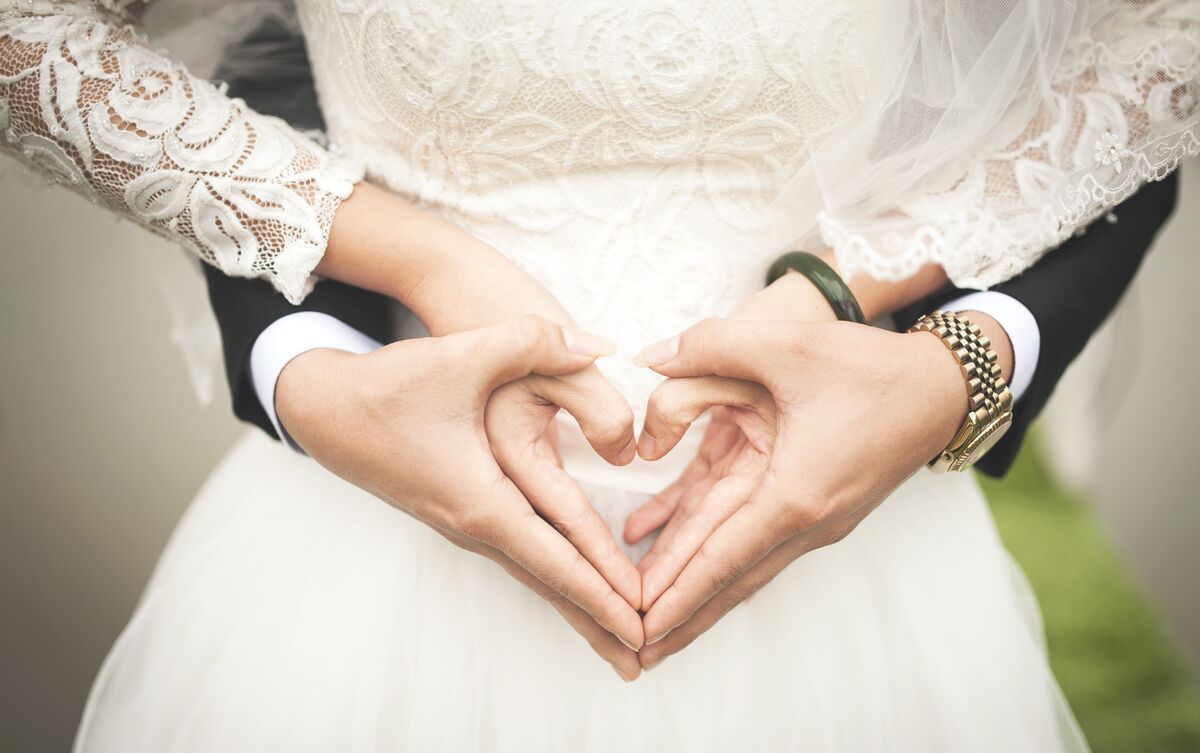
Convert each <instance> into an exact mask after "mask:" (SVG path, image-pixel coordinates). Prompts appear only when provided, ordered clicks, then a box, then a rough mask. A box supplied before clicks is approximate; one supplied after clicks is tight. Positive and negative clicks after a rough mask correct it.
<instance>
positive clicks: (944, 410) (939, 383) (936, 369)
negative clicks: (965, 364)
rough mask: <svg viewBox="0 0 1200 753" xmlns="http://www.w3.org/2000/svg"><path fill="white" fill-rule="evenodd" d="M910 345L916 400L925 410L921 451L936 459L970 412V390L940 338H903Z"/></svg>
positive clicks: (924, 335) (922, 335) (912, 334)
mask: <svg viewBox="0 0 1200 753" xmlns="http://www.w3.org/2000/svg"><path fill="white" fill-rule="evenodd" d="M901 337H904V338H906V340H907V341H908V345H909V349H910V350H909V353H910V356H909V358H908V359H907V360H908V362H909V363H910V364H912V365H913V369H912V374H913V376H914V377H915V379H914V381H913V387H914V391H913V397H912V399H914V400H917V401H919V402H920V404H921V405H922V406H923V408H924V422H923V425H924V427H925V431H924V432H923V434H922V437H923V440H924V441H923V442H922V449H923V450H925V451H926V452H925V453H924V454H926V455H928V457H929V458H931V459H932V458H933V457H935V456H936V455H937V454H938V453H940V452H941V451H942V450H943V449H945V448H946V446H947V445H949V444H950V442H951V441H952V440H953V439H954V436H955V435H956V434H957V433H958V430H959V428H960V427H961V426H962V425H963V422H964V421H966V419H967V412H968V411H969V410H970V391H969V389H968V386H967V381H966V378H965V377H964V376H963V373H962V369H961V368H960V367H959V365H958V362H957V360H955V358H954V355H953V354H952V353H951V352H950V351H949V350H948V349H947V348H946V346H945V344H944V343H943V342H942V341H941V338H939V337H938V336H937V335H935V334H933V333H931V332H909V333H905V334H903V335H901Z"/></svg>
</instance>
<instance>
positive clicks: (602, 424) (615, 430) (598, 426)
mask: <svg viewBox="0 0 1200 753" xmlns="http://www.w3.org/2000/svg"><path fill="white" fill-rule="evenodd" d="M592 432H593V436H594V438H595V440H596V441H598V442H599V443H600V444H603V445H606V446H607V445H615V444H618V443H622V444H623V443H624V441H625V440H627V439H628V438H629V437H630V436H631V435H632V434H633V412H632V411H630V410H629V408H622V409H619V410H611V409H610V410H607V411H604V412H602V413H600V415H598V416H597V417H596V418H595V419H594V420H593V422H592Z"/></svg>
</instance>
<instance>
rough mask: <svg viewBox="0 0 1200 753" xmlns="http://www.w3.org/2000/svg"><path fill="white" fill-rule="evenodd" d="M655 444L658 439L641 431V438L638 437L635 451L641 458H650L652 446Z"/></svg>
mask: <svg viewBox="0 0 1200 753" xmlns="http://www.w3.org/2000/svg"><path fill="white" fill-rule="evenodd" d="M657 446H658V440H656V439H655V438H654V437H652V436H650V435H649V434H647V433H646V432H644V431H643V432H642V436H641V438H640V439H638V444H637V451H638V454H639V455H641V456H642V457H643V458H650V457H652V456H653V455H654V448H655V447H657Z"/></svg>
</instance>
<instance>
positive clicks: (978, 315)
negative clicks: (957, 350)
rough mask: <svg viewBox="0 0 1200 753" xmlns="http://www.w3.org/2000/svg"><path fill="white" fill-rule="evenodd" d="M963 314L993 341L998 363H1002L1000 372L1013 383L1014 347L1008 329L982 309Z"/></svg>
mask: <svg viewBox="0 0 1200 753" xmlns="http://www.w3.org/2000/svg"><path fill="white" fill-rule="evenodd" d="M962 315H963V317H964V318H966V319H968V320H970V321H971V322H972V323H973V324H975V325H977V326H978V327H979V329H980V330H982V332H983V334H984V335H986V336H987V338H988V339H989V340H991V341H992V350H994V351H996V356H997V357H998V363H999V364H1000V374H1001V376H1003V377H1004V381H1006V382H1008V383H1009V384H1011V383H1012V374H1013V347H1012V341H1011V340H1009V339H1008V331H1007V330H1006V329H1004V327H1002V326H1001V325H1000V322H998V321H996V320H995V319H993V318H992V317H991V316H988V315H987V314H985V313H983V312H981V311H964V312H962Z"/></svg>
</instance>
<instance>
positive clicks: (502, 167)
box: [297, 0, 1200, 407]
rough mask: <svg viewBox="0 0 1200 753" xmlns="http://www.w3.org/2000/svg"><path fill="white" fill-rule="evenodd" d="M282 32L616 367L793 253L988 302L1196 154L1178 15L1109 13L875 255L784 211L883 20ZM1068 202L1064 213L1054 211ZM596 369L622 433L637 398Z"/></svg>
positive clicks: (579, 16) (345, 114)
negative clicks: (616, 389)
mask: <svg viewBox="0 0 1200 753" xmlns="http://www.w3.org/2000/svg"><path fill="white" fill-rule="evenodd" d="M297 7H298V10H299V14H300V18H301V21H302V25H303V28H304V30H305V35H306V38H307V40H308V44H309V50H310V55H311V57H312V60H313V67H314V71H315V74H316V78H317V83H318V88H319V91H320V95H321V100H322V106H323V110H324V112H325V114H326V118H327V121H328V123H329V128H330V134H331V137H332V138H333V140H334V141H335V142H337V143H339V144H341V145H342V146H343V147H344V148H345V149H346V150H347V151H348V152H350V153H352V154H354V155H355V156H356V157H358V158H360V159H362V160H363V161H364V162H365V164H366V165H367V170H368V174H369V175H370V176H371V177H372V178H373V179H374V180H376V181H379V182H382V183H384V184H386V185H388V186H390V187H391V188H393V189H395V190H397V191H400V192H402V193H404V194H405V195H407V196H409V197H411V198H412V199H414V200H416V201H419V202H421V203H423V204H424V205H426V206H427V207H430V208H432V209H433V210H435V211H438V212H441V213H443V214H445V215H447V216H448V217H449V218H450V219H452V220H453V221H455V222H457V223H459V224H460V225H463V226H465V227H467V228H469V229H470V230H472V231H473V232H475V233H476V234H478V235H480V236H482V237H484V238H485V239H486V240H488V241H489V242H491V243H493V244H494V245H496V246H497V247H498V248H500V249H501V250H503V251H504V252H505V253H507V254H509V255H510V256H511V257H512V258H514V259H516V260H517V261H518V262H519V263H521V264H522V265H523V266H524V267H525V268H526V269H528V270H529V271H530V272H531V273H532V274H534V275H535V276H536V277H538V278H539V279H540V280H541V281H542V282H544V283H545V284H546V285H547V286H548V287H549V288H550V289H551V290H552V291H553V292H554V293H555V294H556V295H558V296H559V297H560V299H561V300H562V301H563V302H564V303H565V304H566V305H567V307H568V308H569V309H571V310H572V312H573V313H574V314H575V316H576V318H577V320H578V321H579V322H580V324H581V326H584V327H588V328H592V329H595V330H596V331H598V332H601V333H604V334H607V335H609V336H611V337H613V338H614V339H616V340H617V341H618V342H619V343H620V344H621V345H622V347H623V349H625V350H626V351H627V352H630V353H632V352H635V351H636V350H637V348H638V347H640V346H641V345H643V344H645V343H647V342H649V341H652V340H654V339H656V338H658V337H661V336H665V335H669V334H671V333H673V332H675V331H678V330H680V329H682V328H684V327H686V326H688V325H689V324H691V323H692V322H694V321H695V320H696V319H697V318H699V317H704V316H712V315H721V314H723V313H726V312H728V311H729V310H730V309H732V308H733V307H735V306H736V305H737V304H738V302H740V301H741V300H742V299H743V298H745V297H746V296H747V295H749V294H751V293H752V292H754V291H755V290H757V289H758V288H759V287H760V286H761V284H762V279H763V275H764V273H765V271H766V268H767V267H768V266H769V264H770V262H771V260H772V259H774V258H775V256H776V255H777V254H778V253H779V252H780V251H781V250H784V249H783V248H781V246H780V242H781V238H782V239H783V240H784V241H786V240H789V238H788V237H787V232H789V231H791V230H793V229H797V228H805V227H809V228H813V229H814V233H815V232H816V231H817V230H819V231H820V233H821V235H822V237H823V240H824V241H825V242H826V243H828V244H830V245H833V246H834V247H835V249H836V250H837V251H838V253H839V256H840V259H841V261H842V264H843V265H844V266H845V267H846V268H847V269H848V270H849V271H851V272H854V271H865V272H868V273H870V274H873V275H875V276H880V277H893V278H894V277H898V276H902V275H904V274H908V273H911V272H912V271H914V270H915V269H916V268H917V267H918V266H920V265H921V264H924V263H927V262H930V261H933V262H940V263H942V264H944V265H945V266H946V268H947V270H948V271H949V272H950V273H951V275H952V277H953V278H954V279H956V280H957V281H958V282H960V283H973V284H978V285H984V286H986V285H990V284H993V283H995V282H998V281H999V280H1002V279H1005V278H1007V277H1009V276H1011V275H1013V274H1015V273H1016V272H1018V271H1020V270H1021V269H1023V268H1024V267H1025V266H1027V265H1028V264H1030V263H1032V261H1033V260H1035V259H1036V258H1037V256H1038V255H1040V254H1041V253H1042V252H1044V251H1045V250H1046V249H1047V248H1049V247H1052V246H1053V245H1054V244H1055V243H1056V242H1057V241H1058V240H1061V238H1062V237H1065V235H1067V234H1069V233H1071V232H1073V231H1074V230H1075V229H1076V228H1078V227H1080V226H1081V225H1082V224H1083V223H1086V222H1087V221H1088V220H1090V219H1091V218H1093V217H1094V216H1096V214H1097V213H1099V212H1101V211H1104V209H1105V208H1106V207H1108V206H1110V205H1112V204H1114V203H1116V202H1118V201H1120V200H1121V199H1123V198H1124V197H1125V196H1127V195H1128V194H1129V193H1131V192H1132V191H1133V190H1134V189H1136V187H1137V186H1139V185H1141V183H1142V182H1144V181H1145V180H1147V179H1149V178H1153V177H1161V176H1162V175H1165V174H1166V172H1168V171H1169V170H1171V169H1173V168H1174V166H1175V165H1176V164H1177V162H1178V160H1179V159H1180V158H1181V157H1182V156H1183V155H1184V154H1185V153H1188V152H1193V151H1195V150H1196V149H1197V147H1200V141H1197V139H1196V138H1195V126H1196V103H1195V100H1194V99H1193V98H1192V97H1193V96H1194V94H1195V92H1196V89H1195V83H1194V82H1195V80H1196V79H1197V65H1198V61H1200V42H1198V40H1197V33H1198V32H1200V25H1198V22H1200V10H1198V6H1197V4H1196V3H1194V2H1183V1H1176V0H1161V1H1159V2H1130V3H1123V4H1121V3H1118V4H1115V6H1114V7H1117V12H1115V13H1114V14H1113V15H1111V17H1108V18H1107V19H1106V23H1105V24H1101V25H1098V26H1097V27H1095V28H1094V29H1093V30H1092V36H1089V37H1088V38H1086V39H1080V40H1077V41H1078V43H1079V46H1078V48H1077V49H1073V54H1072V55H1071V56H1070V65H1069V66H1067V67H1066V68H1064V69H1062V70H1060V71H1057V72H1056V81H1057V84H1056V87H1057V88H1056V92H1057V96H1056V98H1055V101H1054V105H1055V109H1053V110H1050V109H1047V110H1043V111H1041V112H1039V113H1038V114H1037V115H1036V116H1035V117H1034V118H1033V119H1032V120H1028V119H1026V120H1023V121H1021V122H1019V123H1017V124H1016V126H1017V127H1015V128H1012V129H1009V130H1008V131H1007V132H1005V131H1004V130H1003V129H1001V130H999V131H998V133H999V134H1000V135H1001V136H1002V137H1003V138H1002V139H1001V140H996V134H995V133H993V134H991V138H992V140H991V141H987V142H981V143H978V144H977V145H976V147H975V148H974V149H973V150H972V155H973V156H972V157H971V159H970V160H969V161H968V162H966V163H964V164H962V165H961V166H960V169H958V170H957V171H950V172H947V173H946V175H944V176H943V177H942V179H941V180H940V181H935V182H930V183H929V184H927V185H926V186H924V188H923V190H920V191H913V192H911V193H909V194H906V195H904V196H903V197H901V199H902V200H901V201H899V202H897V203H896V204H895V205H894V206H891V207H889V211H892V212H895V213H897V214H901V215H904V216H905V217H907V218H909V219H910V220H912V222H910V224H915V225H916V227H917V230H916V231H910V232H906V233H904V234H903V235H895V236H891V237H888V236H885V237H880V236H877V235H873V234H872V233H871V232H869V231H868V230H867V229H866V228H865V227H863V226H861V225H858V224H855V223H854V222H853V221H851V220H850V219H849V218H848V217H847V216H845V215H843V214H841V213H839V212H838V211H837V208H836V207H832V206H825V205H823V204H821V203H820V202H819V201H817V202H808V203H805V202H795V201H788V200H786V199H787V198H788V197H787V195H786V194H787V192H789V191H794V189H795V187H796V185H797V184H800V185H801V186H804V184H805V182H806V181H807V182H811V183H814V184H815V183H817V182H819V179H818V175H816V174H814V171H813V170H811V169H810V167H811V165H810V159H811V158H812V156H813V155H814V154H818V153H820V152H821V150H822V148H823V147H824V144H825V143H826V142H827V141H828V140H829V139H830V137H831V136H833V135H836V134H837V133H838V131H839V130H841V129H844V128H846V127H847V125H848V124H850V123H852V121H853V119H854V118H856V117H857V116H858V113H860V112H861V110H862V109H863V105H864V104H870V103H869V102H866V101H865V99H866V98H867V97H869V96H872V92H875V93H878V91H879V87H878V85H877V84H878V81H879V80H880V79H881V78H883V77H886V76H887V75H888V65H889V63H888V61H886V60H880V59H879V56H878V55H874V56H873V55H872V51H874V50H876V49H877V48H878V46H879V41H878V40H879V39H880V38H882V37H883V36H884V33H885V31H886V30H885V29H882V28H879V27H878V25H877V24H879V23H881V21H880V19H882V18H883V17H884V16H885V15H886V14H883V13H880V12H879V11H880V10H881V8H882V7H883V6H881V5H880V4H879V3H877V2H875V0H806V1H805V2H794V1H793V0H728V1H725V0H722V1H721V2H716V1H715V0H712V1H710V2H681V1H680V0H639V1H638V2H625V1H624V0H620V1H618V0H584V1H583V2H578V1H574V0H572V1H570V2H568V1H567V0H545V1H544V2H528V1H527V0H460V1H459V2H455V3H427V2H421V1H420V0H333V1H331V0H298V3H297ZM1064 176H1071V177H1070V181H1068V182H1071V181H1073V182H1074V183H1075V184H1076V185H1078V190H1077V191H1076V192H1075V203H1074V204H1073V205H1071V206H1069V207H1066V206H1060V207H1056V206H1052V205H1051V201H1050V200H1051V198H1052V197H1051V194H1050V192H1049V190H1048V188H1047V187H1048V186H1051V185H1053V184H1054V183H1055V182H1056V181H1058V182H1062V181H1064V180H1066V178H1065V177H1064ZM863 190H864V191H869V190H870V186H869V185H864V186H863ZM803 195H806V196H816V197H818V198H819V197H820V195H821V194H820V192H819V191H815V192H811V193H808V194H803ZM848 203H852V202H848ZM793 237H794V236H793ZM602 368H605V369H606V370H607V371H609V373H610V375H612V376H613V377H614V378H615V379H616V381H617V382H618V385H619V386H620V387H621V388H622V390H623V391H624V392H625V394H626V395H627V396H628V397H630V399H631V401H632V402H633V403H634V405H635V407H638V404H639V400H640V399H642V398H644V397H645V395H646V393H647V391H648V390H649V388H650V386H651V385H652V383H653V382H654V381H655V378H654V377H653V376H652V375H648V374H646V373H644V372H638V371H637V370H635V369H632V368H630V367H627V366H623V365H620V364H608V365H606V366H603V367H602Z"/></svg>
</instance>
